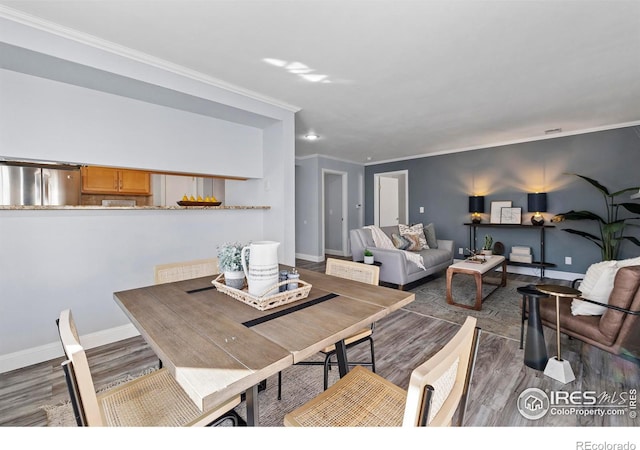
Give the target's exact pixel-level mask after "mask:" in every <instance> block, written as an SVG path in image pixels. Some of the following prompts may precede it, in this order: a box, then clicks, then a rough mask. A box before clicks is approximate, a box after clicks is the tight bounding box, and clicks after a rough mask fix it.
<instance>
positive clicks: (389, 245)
mask: <svg viewBox="0 0 640 450" xmlns="http://www.w3.org/2000/svg"><path fill="white" fill-rule="evenodd" d="M364 228H367V229H369V230H371V235H372V236H373V242H374V243H375V244H376V247H379V248H385V249H392V250H399V249H397V248H396V246H395V245H393V242H391V239H389V236H387V235H386V234H384V231H382V230H381V229H380V227H377V226H375V225H367V226H366V227H364ZM400 251H401V252H404V254H405V255H406V256H407V259H408V260H409V261H411V262H413V263H415V264H416V265H417V266H418V267H420V268H421V269H422V270H427V269H426V268H425V267H424V261H423V259H422V255H421V254H419V253H413V252H408V251H406V250H400Z"/></svg>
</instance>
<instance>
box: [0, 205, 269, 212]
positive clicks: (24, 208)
mask: <svg viewBox="0 0 640 450" xmlns="http://www.w3.org/2000/svg"><path fill="white" fill-rule="evenodd" d="M203 209H206V210H231V209H234V210H242V209H265V210H266V209H271V207H270V206H224V205H221V206H178V205H176V206H100V205H80V206H68V205H66V206H19V205H18V206H0V210H10V211H28V210H34V211H43V210H76V211H77V210H135V211H144V210H156V211H163V210H175V211H181V210H203Z"/></svg>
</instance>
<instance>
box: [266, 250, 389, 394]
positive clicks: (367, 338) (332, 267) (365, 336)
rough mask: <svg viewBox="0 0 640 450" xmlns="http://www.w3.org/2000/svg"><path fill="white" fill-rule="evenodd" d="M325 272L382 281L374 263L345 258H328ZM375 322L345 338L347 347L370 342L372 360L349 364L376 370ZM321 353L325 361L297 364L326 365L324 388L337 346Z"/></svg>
mask: <svg viewBox="0 0 640 450" xmlns="http://www.w3.org/2000/svg"><path fill="white" fill-rule="evenodd" d="M325 274H327V275H331V276H334V277H340V278H345V279H347V280H353V281H359V282H361V283H367V284H373V285H376V286H377V285H378V282H379V281H380V268H379V267H378V266H374V265H372V264H362V263H358V262H353V261H347V260H343V259H336V258H327V263H326V268H325ZM374 328H375V324H372V325H371V326H370V327H367V328H364V329H362V330H360V331H358V332H357V333H355V334H353V335H351V336H349V337H348V338H346V339H345V340H344V343H345V346H346V348H347V349H349V348H352V347H355V346H357V345H360V344H362V343H366V342H368V343H369V349H370V352H371V361H366V362H349V366H366V367H371V371H372V372H375V371H376V360H375V353H374V345H373V330H374ZM320 353H322V354H323V355H324V360H323V361H301V362H299V363H297V365H301V366H324V389H325V390H326V389H327V387H328V385H329V370H330V368H331V367H332V366H335V365H337V361H336V362H334V361H332V358H333V357H334V356H335V355H336V346H335V345H333V344H332V345H330V346H327V347H325V348H323V349H322V350H321V351H320ZM281 398H282V372H279V373H278V400H280V399H281Z"/></svg>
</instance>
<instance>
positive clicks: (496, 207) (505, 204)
mask: <svg viewBox="0 0 640 450" xmlns="http://www.w3.org/2000/svg"><path fill="white" fill-rule="evenodd" d="M502 208H511V201H498V202H491V223H502V222H501V220H500V219H501V217H502Z"/></svg>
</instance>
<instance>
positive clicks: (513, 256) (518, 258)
mask: <svg viewBox="0 0 640 450" xmlns="http://www.w3.org/2000/svg"><path fill="white" fill-rule="evenodd" d="M509 261H511V262H520V263H526V264H531V262H532V261H533V256H531V247H522V246H517V245H514V246H513V247H511V253H510V254H509Z"/></svg>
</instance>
